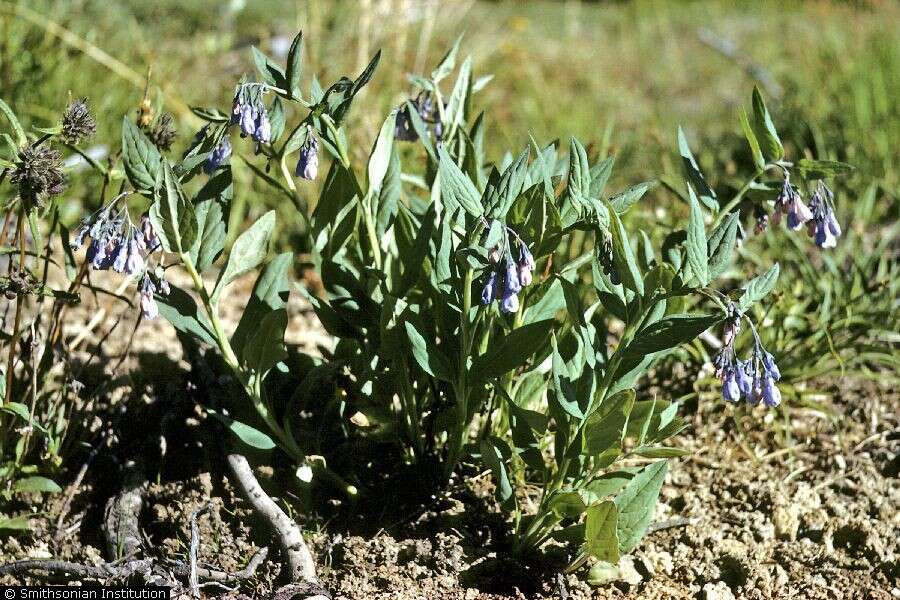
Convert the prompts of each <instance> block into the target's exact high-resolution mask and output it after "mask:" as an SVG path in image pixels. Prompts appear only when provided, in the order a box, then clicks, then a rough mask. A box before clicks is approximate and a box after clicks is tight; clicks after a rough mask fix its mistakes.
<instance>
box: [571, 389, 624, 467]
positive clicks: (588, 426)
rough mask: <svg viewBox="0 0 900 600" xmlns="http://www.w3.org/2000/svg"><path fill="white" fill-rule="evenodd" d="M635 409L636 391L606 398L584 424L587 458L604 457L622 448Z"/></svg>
mask: <svg viewBox="0 0 900 600" xmlns="http://www.w3.org/2000/svg"><path fill="white" fill-rule="evenodd" d="M633 407H634V390H623V391H621V392H619V393H618V394H615V395H614V396H612V397H609V398H606V399H605V400H604V401H603V404H601V405H600V407H599V409H598V410H596V411H594V412H593V413H592V414H591V415H590V416H589V417H588V418H587V420H586V421H585V422H584V436H583V437H582V449H583V451H584V453H585V454H586V455H587V456H594V457H598V456H602V455H603V454H604V453H608V452H609V451H613V452H614V453H615V454H616V455H617V454H618V451H619V450H620V449H621V447H622V439H623V438H624V437H625V431H626V426H627V425H628V419H629V416H630V415H631V409H632V408H633Z"/></svg>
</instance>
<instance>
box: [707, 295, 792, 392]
mask: <svg viewBox="0 0 900 600" xmlns="http://www.w3.org/2000/svg"><path fill="white" fill-rule="evenodd" d="M743 318H744V317H743V315H742V314H741V313H740V312H739V311H738V310H737V309H736V308H734V307H732V308H731V314H730V316H729V318H728V320H727V321H726V322H725V331H724V339H723V345H722V349H721V350H720V351H719V353H718V354H717V355H716V357H715V359H714V361H713V364H714V365H715V367H716V376H717V377H718V378H719V379H720V380H721V381H722V397H723V398H724V399H725V400H727V401H728V402H738V401H740V399H741V398H744V399H745V400H746V401H747V404H749V405H750V406H756V405H757V404H759V403H760V401H762V402H763V404H765V405H766V406H768V407H771V408H774V407H776V406H778V405H779V404H781V391H780V390H779V389H778V386H777V385H776V383H775V382H777V381H778V380H779V379H781V372H780V371H779V370H778V365H776V364H775V358H774V357H773V356H772V355H771V354H770V353H769V352H768V351H767V350H766V349H765V348H764V347H763V345H762V342H761V341H760V339H759V336H758V335H757V334H756V330H755V329H754V328H753V324H752V323H750V328H751V330H752V331H753V338H754V345H753V352H752V353H751V355H750V357H749V358H748V359H747V360H741V359H740V358H737V356H736V355H735V350H734V342H735V339H736V338H737V335H738V333H739V332H740V330H741V320H742V319H743Z"/></svg>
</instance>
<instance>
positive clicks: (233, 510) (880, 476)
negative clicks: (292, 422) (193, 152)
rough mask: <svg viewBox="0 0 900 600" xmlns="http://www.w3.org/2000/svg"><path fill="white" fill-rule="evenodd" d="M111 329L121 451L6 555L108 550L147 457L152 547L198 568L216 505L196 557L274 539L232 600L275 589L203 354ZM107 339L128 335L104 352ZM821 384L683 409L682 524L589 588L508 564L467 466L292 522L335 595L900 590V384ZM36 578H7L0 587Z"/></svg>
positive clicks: (661, 518) (489, 503)
mask: <svg viewBox="0 0 900 600" xmlns="http://www.w3.org/2000/svg"><path fill="white" fill-rule="evenodd" d="M251 283H252V282H242V283H241V284H239V285H244V286H246V287H249V285H251ZM293 302H296V300H293ZM91 310H96V306H95V307H93V308H90V307H89V306H88V307H87V308H85V309H83V312H82V313H81V314H80V317H78V313H76V315H75V316H73V319H75V320H77V318H82V319H83V320H84V321H86V320H87V319H88V318H89V316H90V311H91ZM115 310H116V312H118V311H119V310H120V309H118V308H117V309H115ZM290 313H291V315H292V321H291V326H290V329H289V334H288V338H289V340H290V341H291V342H293V343H296V344H299V345H301V346H303V347H304V348H306V349H313V348H315V347H316V346H317V345H320V344H325V345H327V344H328V343H329V342H328V338H327V337H326V336H324V335H323V334H322V332H321V330H320V329H319V328H318V327H317V325H316V323H315V320H314V317H312V315H311V314H310V312H309V310H308V307H305V306H303V305H301V304H292V305H291V306H290ZM104 327H106V328H107V329H100V330H98V331H96V332H93V333H92V334H91V335H89V336H88V340H87V346H86V348H87V349H88V351H89V352H94V353H95V354H97V356H100V357H101V359H98V360H96V361H95V363H96V365H95V366H96V368H95V370H93V371H91V370H84V371H83V376H84V378H85V381H84V383H85V384H86V385H87V386H92V385H93V386H97V385H99V382H102V381H106V380H109V379H110V378H113V379H115V377H118V378H120V379H121V385H117V386H113V388H111V387H107V388H105V392H104V394H105V396H104V398H105V401H107V402H109V403H110V404H111V405H113V406H115V405H117V403H120V404H122V405H124V406H127V407H128V413H127V414H128V417H127V418H126V419H125V420H124V421H122V422H120V423H119V426H118V428H117V429H116V433H115V439H114V440H113V442H112V443H111V444H110V448H111V449H110V450H109V451H104V452H101V453H100V454H99V455H98V456H97V458H96V459H95V460H94V461H92V462H91V463H89V465H88V468H87V475H86V477H85V478H84V481H83V483H82V485H81V486H79V487H78V488H77V489H74V490H73V491H74V497H73V499H72V502H71V504H70V505H68V506H67V505H66V504H67V503H66V502H64V499H63V498H62V497H54V498H49V497H46V498H45V499H44V500H45V504H44V505H43V506H40V511H38V510H35V514H34V517H33V519H32V530H31V531H30V532H28V533H25V534H19V535H12V536H7V537H2V535H0V563H3V562H7V561H11V560H17V559H22V558H51V557H53V558H57V559H63V560H71V561H75V562H81V563H86V564H98V563H100V562H101V561H104V560H109V559H110V558H111V557H109V556H107V555H106V551H105V546H104V542H103V540H102V538H101V536H100V533H99V530H100V522H101V519H102V511H103V504H104V502H105V500H106V498H107V497H108V496H109V495H110V491H109V490H111V489H115V485H116V483H117V477H118V475H117V473H118V472H119V471H118V469H119V467H120V466H121V462H122V461H127V460H131V459H133V458H134V457H138V458H139V459H141V460H145V461H146V462H147V464H148V465H152V467H153V468H152V470H151V472H149V473H147V475H148V479H149V484H148V485H147V489H146V493H145V496H144V509H143V512H142V514H141V526H142V528H143V533H144V536H145V538H146V547H147V548H149V549H150V550H148V552H152V553H154V555H156V556H157V557H159V558H167V559H172V560H184V559H185V558H186V556H187V548H188V543H189V540H190V515H191V514H192V513H193V512H194V511H195V510H197V509H198V508H200V507H203V506H208V507H209V510H208V511H206V512H205V513H204V514H202V516H200V518H199V520H198V523H199V525H200V531H201V542H202V543H201V549H200V553H199V561H200V563H201V564H204V565H209V566H212V567H215V568H219V569H222V570H225V571H235V570H238V569H240V568H242V567H243V566H244V565H245V564H246V563H247V561H248V560H249V558H250V557H251V556H252V554H253V553H254V552H255V551H256V550H257V549H258V548H260V547H262V546H269V547H270V548H271V550H272V554H271V555H270V557H269V560H267V561H266V562H265V563H264V564H263V565H262V567H261V568H260V569H259V570H258V571H257V572H256V575H255V577H254V578H253V579H250V580H247V581H245V582H244V584H243V585H242V586H241V587H240V590H236V591H232V592H224V594H225V596H226V597H227V596H234V595H235V594H237V593H238V592H240V593H242V594H245V595H247V596H250V597H254V598H267V597H271V595H272V594H273V592H274V590H276V589H278V587H279V579H278V572H279V566H278V562H277V552H276V551H275V544H274V542H273V540H272V539H270V538H269V535H268V533H267V532H266V531H265V528H264V527H263V526H262V525H261V524H260V523H257V522H256V520H255V519H254V518H253V516H252V514H251V513H250V511H249V508H248V506H247V504H246V503H245V502H244V501H243V500H242V499H241V498H239V497H238V496H236V495H235V493H234V490H233V488H232V487H231V486H230V484H229V483H228V481H227V478H226V476H225V472H224V469H223V466H222V464H221V462H220V461H219V460H218V459H217V453H216V444H215V440H213V439H211V436H210V428H209V427H208V426H207V425H206V422H205V416H204V415H203V413H202V412H201V411H199V410H198V409H197V407H196V405H195V404H194V402H193V401H192V399H191V392H190V390H189V387H190V385H189V377H188V371H189V369H190V367H191V365H190V364H189V363H188V362H187V361H185V360H184V358H183V356H182V355H181V349H180V346H179V344H178V342H177V340H176V339H175V337H174V335H173V334H172V332H171V328H169V327H168V325H166V324H164V323H162V322H155V323H150V324H147V323H145V324H142V325H141V328H140V329H139V330H138V333H137V335H136V336H135V344H134V346H133V348H132V351H131V353H130V355H129V358H128V360H127V361H125V362H124V363H123V364H122V365H117V364H116V363H117V362H118V361H117V360H114V359H113V358H114V357H115V354H116V350H115V348H116V347H118V348H121V344H122V341H121V340H123V339H127V337H128V336H127V334H128V333H130V330H131V328H132V327H133V321H131V322H127V321H126V322H125V324H122V325H120V326H119V327H121V328H122V329H120V330H119V331H120V333H119V334H116V335H115V336H107V335H105V334H106V333H107V332H108V327H109V326H108V325H104ZM121 332H124V333H121ZM111 338H116V339H119V340H120V341H119V342H118V343H117V344H113V343H112V342H108V344H111V345H109V346H108V347H106V346H104V347H99V346H98V344H101V343H102V342H103V341H104V340H109V339H111ZM92 344H93V345H92ZM119 352H121V350H119ZM103 356H105V357H106V358H105V359H104V358H102V357H103ZM115 366H118V371H117V372H116V373H112V372H111V369H113V368H114V367H115ZM114 376H115V377H114ZM807 388H808V389H807V390H806V392H805V394H806V396H807V397H811V396H813V391H815V392H816V393H817V394H819V396H820V397H819V398H818V400H819V402H818V405H817V406H819V408H815V409H813V408H797V406H800V405H801V403H799V402H796V403H792V401H791V399H790V398H787V399H786V402H785V407H784V409H783V410H778V411H768V412H767V411H765V410H763V409H761V408H760V409H755V410H750V409H748V408H745V407H731V406H723V403H722V402H721V401H719V400H710V401H706V400H703V401H701V402H699V403H694V404H693V405H688V406H686V407H685V413H686V415H687V418H689V419H690V420H692V427H690V428H689V429H688V430H687V431H686V432H685V433H683V434H682V435H681V436H680V437H679V439H677V440H676V441H677V443H678V445H680V446H681V447H684V448H687V449H688V450H690V451H691V454H690V455H689V457H686V458H683V459H679V460H674V461H672V463H671V465H670V469H669V472H668V476H667V480H666V483H665V485H664V487H663V489H662V493H661V499H660V504H659V507H658V509H657V514H656V516H655V521H656V522H669V521H670V520H671V519H673V518H675V517H683V518H686V519H687V523H686V524H682V525H680V526H675V527H669V528H664V529H660V530H657V531H654V532H652V533H650V534H648V535H647V536H646V538H645V539H644V540H643V541H642V542H641V544H640V545H639V546H638V547H637V548H636V549H635V551H634V552H633V554H631V555H629V556H626V557H624V558H623V559H622V561H621V563H620V565H619V571H618V573H616V574H613V575H611V577H610V580H609V581H607V582H606V583H604V584H602V585H600V586H598V587H590V586H588V585H587V584H586V583H585V582H584V581H583V578H584V573H583V572H582V573H576V574H570V575H566V576H562V575H557V574H556V572H555V569H554V568H552V565H553V564H555V563H554V559H553V556H552V553H548V554H547V555H546V556H537V557H534V560H533V561H532V563H531V564H519V563H515V562H513V561H510V560H508V559H506V558H504V555H503V553H502V551H501V552H498V549H499V548H502V547H503V545H504V535H505V533H504V532H505V531H506V524H505V523H504V521H503V517H502V516H501V514H500V513H499V512H498V511H497V510H496V507H495V505H494V503H493V500H492V491H493V488H492V483H491V480H490V475H489V474H488V473H482V472H478V471H477V470H475V468H474V467H471V466H470V467H467V468H465V469H463V471H464V476H463V477H461V478H460V479H457V481H456V482H455V484H453V485H451V486H450V488H449V489H448V490H446V491H445V492H442V493H437V494H436V497H435V498H434V499H433V500H431V501H429V502H427V503H422V504H420V505H418V506H412V507H410V506H408V505H405V504H403V503H400V502H398V503H397V506H391V504H392V503H391V500H390V499H387V500H384V499H381V500H380V501H379V502H380V503H381V504H382V506H383V508H382V510H381V512H380V513H379V512H377V511H373V510H372V507H371V506H366V505H361V506H360V507H359V508H358V510H357V509H356V508H354V507H347V506H340V507H336V508H335V510H334V511H332V512H331V513H329V514H321V515H306V516H305V517H304V516H302V515H295V516H296V517H297V518H298V519H299V520H300V521H301V522H303V523H304V528H305V532H306V534H307V536H308V540H309V542H310V544H311V546H312V548H313V551H314V553H315V554H316V556H317V559H318V561H319V569H320V575H321V576H322V579H323V583H324V584H325V586H326V587H327V588H329V589H330V590H331V591H332V593H333V595H334V597H335V598H340V599H348V600H350V599H367V600H368V599H380V598H384V599H387V598H391V599H402V600H407V599H408V600H413V599H415V600H418V599H429V600H431V599H437V598H441V599H443V598H460V599H466V600H478V599H484V600H487V599H497V600H499V599H511V598H535V599H542V598H548V599H549V598H559V599H564V600H565V599H573V600H575V599H587V598H648V599H653V598H705V599H707V600H725V599H729V598H748V599H768V598H840V599H844V598H847V599H850V598H873V599H882V598H884V599H887V598H900V584H898V575H900V566H898V537H900V536H898V533H900V510H898V509H900V486H898V473H900V394H898V393H897V392H896V391H895V390H885V389H881V388H880V387H879V386H878V384H877V383H876V382H868V381H861V380H842V379H828V380H823V381H816V382H812V383H809V384H808V386H807ZM113 389H117V390H119V391H118V392H117V393H115V394H113V393H112V390H113ZM123 389H124V390H125V391H122V390H123ZM107 414H109V413H107ZM94 429H95V430H96V431H99V430H100V428H99V427H95V428H94ZM281 470H283V469H282V467H281V466H280V465H274V466H269V465H260V466H258V467H257V474H258V475H259V477H260V479H261V480H262V482H263V483H264V485H265V484H266V483H267V482H271V481H275V480H277V479H278V478H279V476H280V475H282V473H280V471H281ZM72 478H74V473H73V474H72ZM295 492H296V490H291V489H290V488H288V489H287V491H286V492H284V493H285V495H286V496H287V497H286V498H285V500H290V501H292V502H290V505H291V506H296V505H298V503H296V502H293V500H298V498H291V497H290V496H292V495H293V494H294V493H295ZM285 504H287V503H285ZM23 506H24V505H23ZM61 514H62V520H61V523H60V524H61V526H58V525H57V521H58V520H59V518H60V515H61ZM34 581H37V580H35V579H32V578H21V579H18V580H17V579H14V578H12V577H9V576H7V577H5V578H4V577H0V585H2V584H10V583H24V582H34ZM205 591H206V593H209V594H214V593H215V594H222V593H223V592H222V591H221V590H216V589H215V588H207V589H206V590H205Z"/></svg>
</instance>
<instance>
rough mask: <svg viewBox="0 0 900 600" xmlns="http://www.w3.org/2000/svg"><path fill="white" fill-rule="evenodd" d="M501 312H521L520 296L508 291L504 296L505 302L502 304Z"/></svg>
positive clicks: (502, 301)
mask: <svg viewBox="0 0 900 600" xmlns="http://www.w3.org/2000/svg"><path fill="white" fill-rule="evenodd" d="M500 310H502V311H503V312H506V313H515V312H518V311H519V296H518V294H516V293H515V292H510V291H509V290H506V292H504V294H503V300H501V302H500Z"/></svg>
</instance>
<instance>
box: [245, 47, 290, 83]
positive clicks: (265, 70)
mask: <svg viewBox="0 0 900 600" xmlns="http://www.w3.org/2000/svg"><path fill="white" fill-rule="evenodd" d="M250 51H251V53H252V54H253V64H254V65H256V71H257V72H258V73H259V76H260V77H261V78H262V80H263V81H264V82H265V83H268V84H269V85H272V86H275V87H280V88H283V87H286V86H285V76H284V71H282V70H281V67H279V66H278V65H277V64H275V63H274V62H272V60H271V59H270V58H269V57H268V56H266V55H265V53H263V52H262V51H261V50H260V49H259V48H257V47H256V46H251V47H250Z"/></svg>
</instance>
